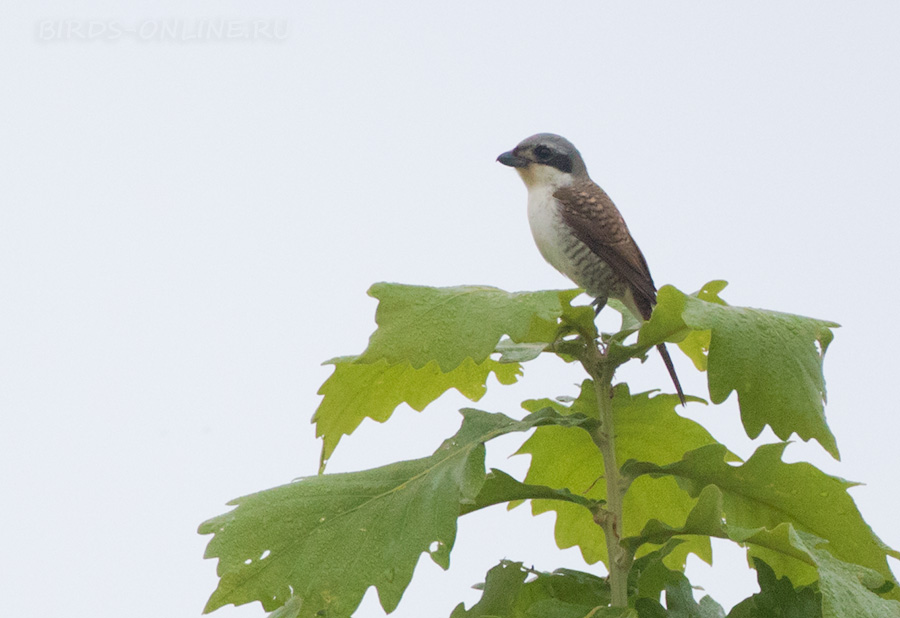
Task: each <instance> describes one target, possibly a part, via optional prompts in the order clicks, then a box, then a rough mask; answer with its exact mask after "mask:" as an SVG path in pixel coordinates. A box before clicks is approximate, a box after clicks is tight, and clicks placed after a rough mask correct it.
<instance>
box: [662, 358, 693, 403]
mask: <svg viewBox="0 0 900 618" xmlns="http://www.w3.org/2000/svg"><path fill="white" fill-rule="evenodd" d="M656 349H657V350H659V355H660V356H662V359H663V362H664V363H665V364H666V369H668V370H669V375H670V376H671V377H672V383H673V384H675V390H676V391H678V399H680V400H681V405H683V406H684V405H687V400H685V398H684V391H683V390H681V382H679V381H678V375H677V374H676V373H675V365H674V364H672V357H671V356H669V351H668V350H667V349H666V344H664V343H660V344H659V345H658V346H656Z"/></svg>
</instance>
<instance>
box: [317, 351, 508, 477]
mask: <svg viewBox="0 0 900 618" xmlns="http://www.w3.org/2000/svg"><path fill="white" fill-rule="evenodd" d="M328 362H329V363H331V364H333V365H334V373H333V374H331V376H330V377H329V378H328V379H327V380H326V381H325V382H324V384H322V386H321V388H319V394H320V395H322V396H323V398H322V402H321V403H320V404H319V407H318V409H316V412H315V414H314V415H313V418H312V422H313V423H315V424H316V437H317V438H322V457H321V460H322V466H323V467H324V465H325V463H326V462H327V460H328V458H329V457H331V454H332V453H333V452H334V449H335V448H336V447H337V444H338V442H339V441H340V439H341V438H342V437H343V436H345V435H349V434H351V433H353V431H354V430H355V429H356V428H357V427H358V426H359V424H360V423H362V421H363V419H365V418H367V417H368V418H371V419H373V420H376V421H378V422H379V423H383V422H385V421H386V420H388V419H389V418H390V417H391V414H393V412H394V410H395V409H396V408H397V406H399V405H400V404H401V403H406V404H408V405H409V406H410V407H411V408H412V409H413V410H416V411H418V412H421V411H422V410H424V409H425V407H426V406H427V405H428V404H430V403H431V402H432V401H434V400H435V399H437V398H438V397H440V396H441V395H442V394H444V393H445V392H446V391H448V390H450V389H451V388H455V389H456V390H457V391H459V392H460V393H461V394H462V395H464V396H465V397H468V398H469V399H470V400H472V401H478V400H479V399H481V397H483V396H484V394H485V392H486V391H487V386H486V384H487V378H488V376H489V375H491V374H492V373H493V374H494V376H495V377H496V378H497V380H498V381H499V382H500V383H501V384H512V383H514V382H515V381H516V380H517V379H518V376H519V375H521V366H520V365H518V364H516V363H508V364H507V363H500V362H498V361H495V360H492V359H487V360H484V361H482V362H481V363H479V364H476V363H475V362H474V361H473V360H472V359H467V360H465V361H463V362H462V363H460V364H459V365H458V366H457V367H456V368H455V369H453V370H452V371H449V372H446V373H445V372H442V371H441V370H440V368H439V367H438V365H437V362H436V361H431V362H429V363H427V364H425V365H424V366H423V367H420V368H418V369H416V368H414V367H413V366H412V365H411V364H410V363H408V362H400V363H395V364H390V363H388V361H386V360H384V359H382V360H379V361H375V362H373V363H361V362H358V358H357V357H344V358H337V359H333V360H331V361H328Z"/></svg>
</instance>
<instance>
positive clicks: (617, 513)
mask: <svg viewBox="0 0 900 618" xmlns="http://www.w3.org/2000/svg"><path fill="white" fill-rule="evenodd" d="M587 349H588V354H587V356H588V357H587V358H584V359H582V365H584V368H585V369H586V370H587V372H588V374H590V376H591V379H592V380H593V382H594V390H595V392H596V395H597V413H598V416H597V418H598V420H599V425H598V427H597V429H596V431H594V432H593V435H592V437H593V440H594V443H595V444H596V445H597V447H598V448H599V449H600V453H601V454H602V455H603V475H604V478H605V480H606V505H605V506H604V507H603V508H601V509H598V511H597V512H596V513H595V517H594V519H595V521H596V522H597V523H598V524H599V525H600V526H601V527H602V528H603V533H604V535H605V537H606V551H607V557H608V561H607V564H608V566H609V586H610V590H611V592H612V605H613V607H627V605H628V571H629V570H630V568H631V555H630V554H629V553H628V552H627V551H626V550H625V548H623V547H622V545H621V544H620V542H619V541H620V540H621V539H622V502H623V500H624V497H625V490H626V485H625V482H624V481H623V479H622V475H621V472H620V470H619V465H618V463H617V462H616V435H615V426H614V423H613V411H612V378H613V374H614V373H615V369H616V368H615V366H614V365H613V364H612V363H611V362H610V361H609V360H608V359H607V358H606V356H605V355H604V354H603V353H602V352H601V351H600V349H599V347H596V346H588V348H587Z"/></svg>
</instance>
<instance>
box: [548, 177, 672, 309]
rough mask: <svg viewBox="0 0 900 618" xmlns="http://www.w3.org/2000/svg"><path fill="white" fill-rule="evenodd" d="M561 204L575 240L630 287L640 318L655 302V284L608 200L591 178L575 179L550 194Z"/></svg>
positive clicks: (613, 205) (614, 207)
mask: <svg viewBox="0 0 900 618" xmlns="http://www.w3.org/2000/svg"><path fill="white" fill-rule="evenodd" d="M553 195H554V197H556V199H558V200H559V201H560V203H561V204H562V216H563V220H564V221H565V222H566V223H567V224H568V225H569V227H570V228H571V229H572V231H573V232H574V233H575V236H577V237H578V240H580V241H581V242H583V243H584V244H586V245H587V246H588V247H589V248H590V250H591V251H593V252H594V253H595V254H596V255H597V256H598V257H599V258H600V259H601V260H603V261H604V262H606V263H607V264H609V266H610V267H611V268H612V269H613V270H614V271H615V272H616V273H618V274H619V275H620V276H621V277H622V278H623V279H624V280H625V281H626V282H627V283H628V285H629V287H630V288H631V293H632V295H633V296H634V300H635V303H636V304H637V306H638V308H639V309H640V310H641V313H642V314H645V315H643V317H644V319H645V320H646V319H648V318H649V317H650V311H651V309H652V308H653V305H654V304H656V286H654V285H653V278H652V277H651V276H650V268H649V267H648V266H647V261H646V260H645V259H644V254H642V253H641V250H640V249H638V246H637V244H636V243H635V242H634V239H633V238H632V237H631V234H630V233H629V231H628V227H627V226H626V225H625V220H624V219H623V218H622V215H621V214H619V209H618V208H616V206H615V204H613V202H612V200H611V199H609V196H608V195H607V194H606V192H605V191H604V190H603V189H601V188H600V187H599V186H597V185H596V184H594V183H593V182H591V181H590V180H588V181H586V182H580V183H576V184H575V185H572V186H570V187H564V188H562V189H559V190H558V191H557V192H556V193H554V194H553Z"/></svg>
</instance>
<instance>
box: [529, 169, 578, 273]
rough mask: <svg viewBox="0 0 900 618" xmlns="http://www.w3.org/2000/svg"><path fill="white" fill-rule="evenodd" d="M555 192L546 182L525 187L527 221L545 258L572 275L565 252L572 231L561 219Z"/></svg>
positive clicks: (554, 266)
mask: <svg viewBox="0 0 900 618" xmlns="http://www.w3.org/2000/svg"><path fill="white" fill-rule="evenodd" d="M555 191H556V188H555V187H548V186H546V185H544V186H536V187H529V188H528V223H529V225H530V226H531V235H532V236H534V242H535V243H536V244H537V248H538V250H539V251H540V252H541V255H542V256H544V259H545V260H547V261H548V262H549V263H550V265H551V266H553V268H555V269H556V270H558V271H559V272H561V273H562V274H564V275H566V276H567V277H571V273H572V271H573V265H572V264H571V263H570V259H569V257H568V255H567V251H566V249H567V248H568V245H569V244H570V243H571V240H570V238H569V237H570V236H571V232H570V231H569V229H568V226H566V224H565V222H563V219H562V214H561V213H560V207H559V202H557V201H556V198H555V197H553V193H554V192H555ZM567 240H568V242H566V241H567Z"/></svg>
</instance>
